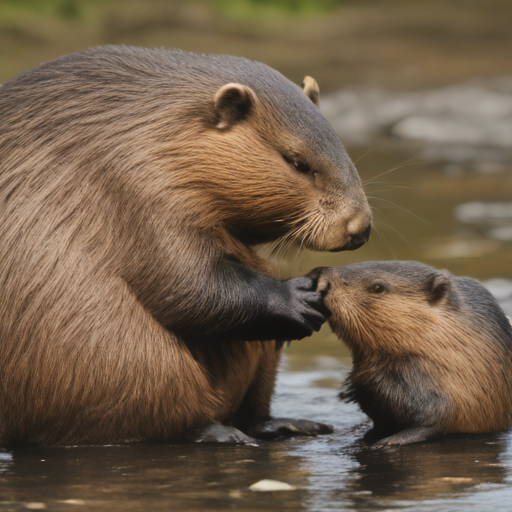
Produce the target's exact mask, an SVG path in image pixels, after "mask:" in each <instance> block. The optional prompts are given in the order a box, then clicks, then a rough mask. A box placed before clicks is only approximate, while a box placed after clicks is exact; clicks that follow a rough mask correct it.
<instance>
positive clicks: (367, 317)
mask: <svg viewBox="0 0 512 512" xmlns="http://www.w3.org/2000/svg"><path fill="white" fill-rule="evenodd" d="M316 272H317V273H318V272H320V273H321V275H322V278H321V282H320V283H319V286H320V287H324V288H325V287H326V286H330V291H329V293H328V295H327V297H326V304H327V306H328V307H329V309H330V310H331V311H332V313H333V316H332V317H331V319H330V320H329V323H330V325H331V327H332V329H333V331H334V332H335V333H336V334H337V335H338V336H339V337H340V339H342V340H343V341H344V342H345V343H346V344H347V346H348V347H349V348H350V350H351V352H352V355H353V369H352V372H351V375H350V378H349V381H348V386H347V391H348V393H347V394H348V397H349V398H351V399H353V400H355V401H357V402H359V403H360V404H361V406H362V408H363V410H364V411H365V412H366V413H367V414H368V415H369V416H370V417H371V418H372V419H374V424H375V429H374V430H375V432H374V433H375V434H378V433H379V432H380V433H381V434H383V435H389V434H394V433H396V432H398V431H399V430H402V429H406V428H411V427H415V428H416V427H428V429H430V433H429V434H428V436H427V437H430V435H434V434H448V433H456V432H472V433H477V432H491V431H499V430H508V429H509V428H510V426H511V424H512V329H511V326H510V324H509V322H508V321H507V318H506V317H505V314H504V313H503V311H502V310H501V308H500V307H499V305H498V304H497V303H496V301H495V300H494V299H493V298H492V296H491V295H490V294H489V293H488V292H487V291H486V290H485V288H483V286H481V285H480V284H479V283H478V282H477V281H475V280H473V279H469V278H460V277H455V276H453V275H451V274H449V273H448V272H446V271H438V270H436V269H433V268H431V267H428V266H426V265H422V264H420V263H416V262H368V263H361V264H356V265H349V266H348V267H340V268H335V269H327V268H326V269H322V270H320V271H316ZM375 285H380V286H383V287H384V292H382V293H375V292H374V291H373V288H372V287H373V286H375ZM381 437H382V435H381ZM390 439H391V438H388V440H390ZM392 441H393V439H391V442H392ZM395 441H396V439H395ZM402 441H403V440H402Z"/></svg>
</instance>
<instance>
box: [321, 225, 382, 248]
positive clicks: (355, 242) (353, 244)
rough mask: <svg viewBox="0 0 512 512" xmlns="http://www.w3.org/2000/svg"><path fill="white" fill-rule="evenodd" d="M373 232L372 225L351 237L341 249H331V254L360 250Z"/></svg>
mask: <svg viewBox="0 0 512 512" xmlns="http://www.w3.org/2000/svg"><path fill="white" fill-rule="evenodd" d="M371 230H372V225H371V223H370V224H368V226H366V228H365V229H364V230H363V231H360V232H358V233H354V234H352V235H350V238H349V239H348V242H347V243H346V244H344V245H342V246H341V247H337V248H336V249H331V251H330V252H339V251H355V250H356V249H359V247H361V246H362V245H364V244H365V243H366V242H368V239H369V238H370V232H371Z"/></svg>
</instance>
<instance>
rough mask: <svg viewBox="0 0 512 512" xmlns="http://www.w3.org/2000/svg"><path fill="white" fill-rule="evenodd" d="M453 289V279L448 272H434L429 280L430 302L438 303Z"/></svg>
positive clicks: (428, 298)
mask: <svg viewBox="0 0 512 512" xmlns="http://www.w3.org/2000/svg"><path fill="white" fill-rule="evenodd" d="M450 291H451V279H450V276H449V275H448V274H445V273H443V272H439V273H437V274H434V275H433V276H432V277H431V278H430V279H429V280H428V282H427V300H428V301H429V302H430V304H432V305H434V304H438V303H439V302H441V300H442V299H443V298H445V297H448V295H449V294H450Z"/></svg>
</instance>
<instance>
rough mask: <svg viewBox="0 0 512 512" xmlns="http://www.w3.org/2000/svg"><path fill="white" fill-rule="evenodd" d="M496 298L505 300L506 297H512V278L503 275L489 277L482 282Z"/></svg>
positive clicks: (499, 300)
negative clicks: (502, 276)
mask: <svg viewBox="0 0 512 512" xmlns="http://www.w3.org/2000/svg"><path fill="white" fill-rule="evenodd" d="M482 284H483V285H484V286H485V287H486V288H487V289H488V290H489V292H491V294H492V295H493V296H494V298H495V299H496V300H497V301H498V302H501V301H504V300H506V299H512V280H511V279H505V278H501V277H495V278H493V279H488V280H487V281H484V282H483V283H482Z"/></svg>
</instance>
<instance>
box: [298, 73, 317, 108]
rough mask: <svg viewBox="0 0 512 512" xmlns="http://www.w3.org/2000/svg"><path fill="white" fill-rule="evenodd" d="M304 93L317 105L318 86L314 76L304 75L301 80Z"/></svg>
mask: <svg viewBox="0 0 512 512" xmlns="http://www.w3.org/2000/svg"><path fill="white" fill-rule="evenodd" d="M302 85H303V88H302V90H303V91H304V94H305V95H306V96H307V97H308V98H309V99H310V100H311V101H312V102H313V103H314V104H315V105H316V106H317V107H318V101H319V99H320V88H319V87H318V84H317V83H316V80H315V79H314V78H311V77H310V76H306V77H304V80H303V81H302Z"/></svg>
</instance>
